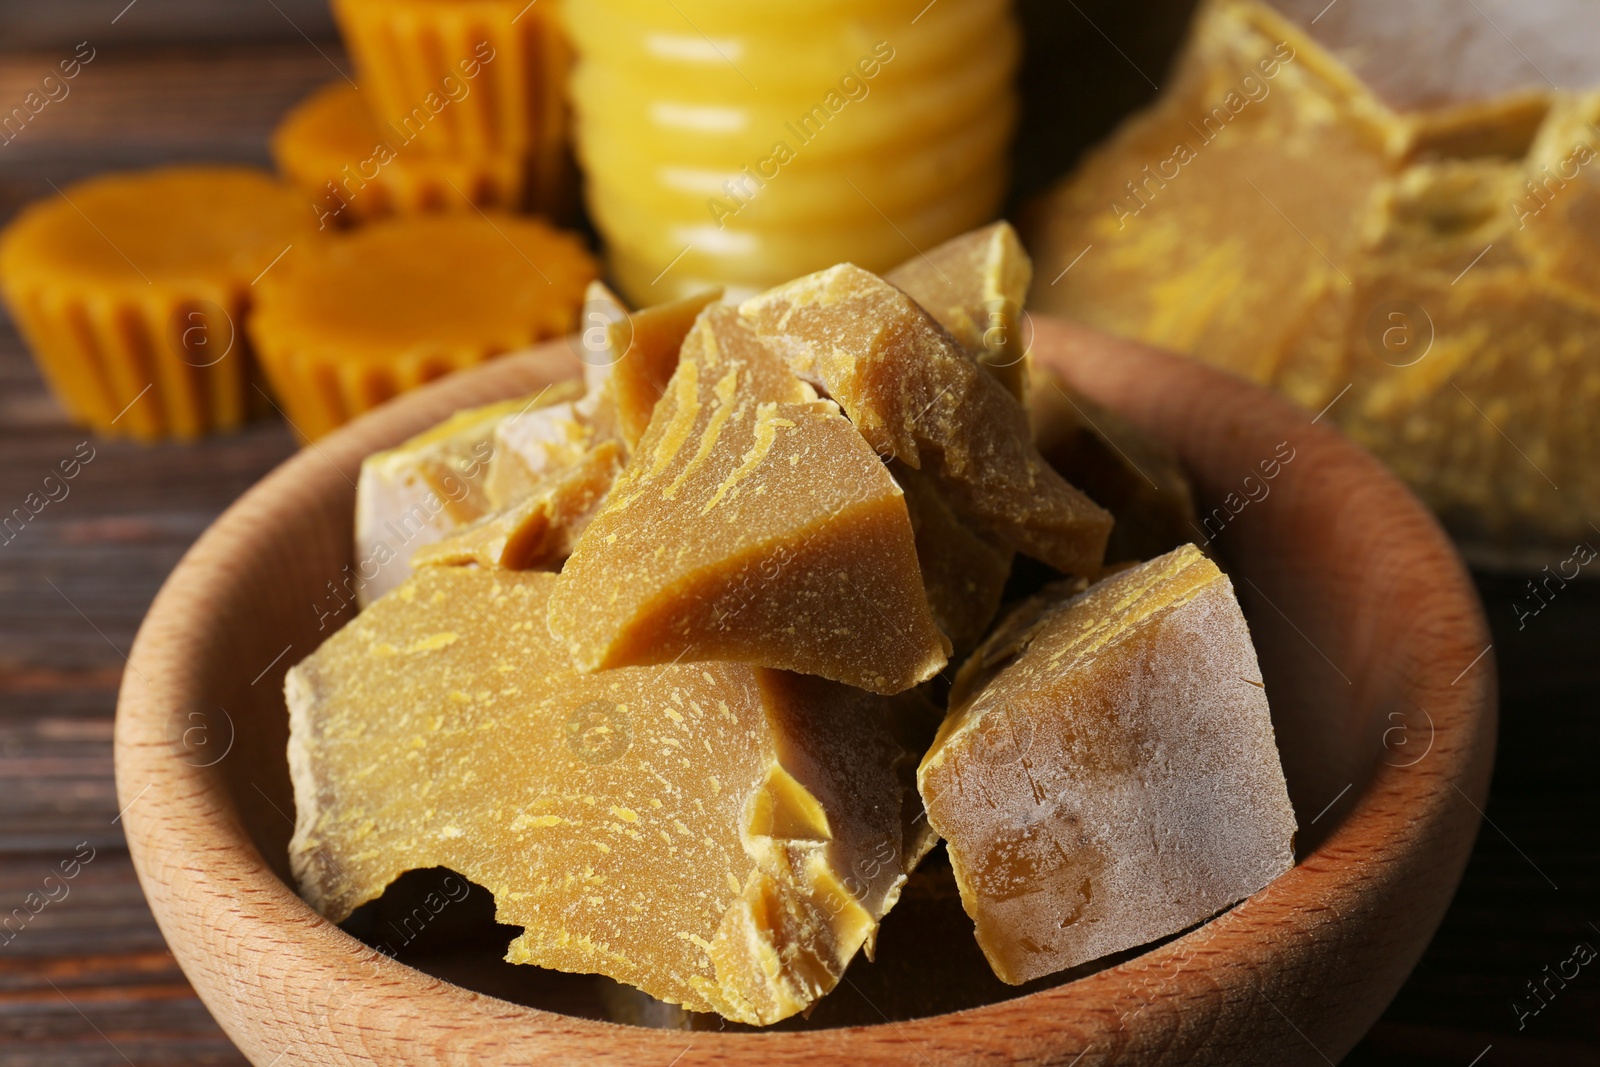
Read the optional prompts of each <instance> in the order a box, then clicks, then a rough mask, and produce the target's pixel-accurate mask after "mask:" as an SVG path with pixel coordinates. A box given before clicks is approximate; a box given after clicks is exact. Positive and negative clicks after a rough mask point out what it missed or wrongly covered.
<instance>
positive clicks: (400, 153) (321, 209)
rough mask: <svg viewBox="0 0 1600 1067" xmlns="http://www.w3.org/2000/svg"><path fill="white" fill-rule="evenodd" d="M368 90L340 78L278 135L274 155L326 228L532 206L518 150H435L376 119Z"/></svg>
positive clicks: (313, 97) (298, 109) (289, 117)
mask: <svg viewBox="0 0 1600 1067" xmlns="http://www.w3.org/2000/svg"><path fill="white" fill-rule="evenodd" d="M367 104H368V102H367V99H366V95H365V94H364V93H361V92H359V91H358V90H356V89H353V88H351V87H350V86H349V85H348V84H347V83H345V82H342V81H338V82H334V83H332V84H330V85H326V86H323V87H322V88H321V89H319V90H317V91H316V92H315V93H313V94H312V95H311V96H310V97H308V98H307V99H306V100H304V101H302V102H301V103H300V104H298V105H297V106H296V107H295V108H294V109H293V110H291V111H290V112H289V114H288V115H286V116H284V119H283V121H282V122H281V123H279V125H278V128H277V130H276V131H275V132H274V133H273V135H272V158H273V160H274V161H275V162H276V163H277V164H278V170H279V171H281V172H282V173H283V175H284V177H286V178H288V179H289V180H290V181H292V182H293V183H294V184H295V185H296V186H297V187H299V188H300V189H301V190H302V191H303V192H304V193H305V196H306V200H307V202H308V206H309V210H311V211H312V212H313V213H314V214H315V215H316V216H317V220H318V224H319V226H320V227H322V228H327V227H329V226H350V225H354V224H356V223H360V222H366V221H368V220H371V219H376V218H383V217H385V216H388V215H417V214H426V213H429V212H435V211H472V210H474V209H475V208H488V209H500V210H504V211H519V210H521V209H522V208H524V207H526V206H527V205H528V200H529V191H530V190H529V185H528V164H527V158H526V157H525V156H523V155H521V154H518V153H511V152H500V153H487V152H485V153H478V154H469V155H457V154H454V153H438V152H428V151H425V150H423V149H421V148H417V147H415V146H413V145H411V144H409V143H408V142H407V141H406V140H405V138H404V137H403V136H401V135H399V134H397V133H396V131H393V130H391V129H390V128H389V127H387V126H385V125H383V124H381V123H379V122H378V121H377V120H376V119H374V118H373V117H372V112H371V111H370V110H369V108H368V106H367Z"/></svg>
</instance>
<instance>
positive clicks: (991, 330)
mask: <svg viewBox="0 0 1600 1067" xmlns="http://www.w3.org/2000/svg"><path fill="white" fill-rule="evenodd" d="M883 279H884V281H887V282H890V283H892V284H894V285H896V286H898V287H899V288H900V289H902V290H903V291H904V292H905V294H906V295H907V296H909V297H911V299H913V300H915V301H916V302H917V303H918V304H921V305H922V309H923V310H924V311H926V312H927V313H928V314H930V315H932V316H933V317H934V318H935V319H937V320H938V322H939V325H940V326H943V327H944V328H945V329H946V330H949V331H950V336H952V337H954V338H955V339H956V340H957V341H959V342H961V346H962V347H963V348H965V349H966V350H967V351H968V352H971V353H972V354H973V355H974V356H976V357H977V359H978V362H979V363H981V364H983V365H984V366H985V367H987V368H988V370H989V372H990V373H991V374H993V375H994V376H995V377H996V378H997V379H999V381H1000V383H1001V384H1002V385H1004V386H1005V387H1006V389H1007V390H1009V391H1010V393H1011V395H1012V396H1014V397H1016V398H1017V399H1018V400H1022V401H1024V402H1026V399H1027V388H1028V361H1027V355H1028V353H1027V351H1026V348H1025V345H1026V338H1024V337H1023V336H1022V333H1021V326H1022V322H1021V319H1022V304H1023V301H1024V300H1026V299H1027V297H1028V286H1029V285H1030V284H1031V283H1032V281H1033V261H1032V260H1030V259H1029V258H1028V253H1027V251H1026V250H1024V249H1023V247H1022V240H1021V238H1019V237H1018V236H1017V231H1016V230H1014V229H1012V228H1011V224H1010V223H1009V222H1003V221H1002V222H996V223H992V224H990V225H988V226H984V227H982V228H981V229H977V230H972V231H971V232H969V233H964V234H962V235H961V236H960V237H952V238H951V239H950V240H948V241H946V242H945V243H944V244H942V245H940V246H939V247H937V248H933V249H930V250H929V251H928V252H927V253H926V254H922V255H918V256H916V257H914V258H912V259H908V260H906V261H905V262H904V263H902V264H900V265H899V266H898V267H896V268H895V269H894V270H892V271H890V272H889V273H887V274H885V275H884V276H883Z"/></svg>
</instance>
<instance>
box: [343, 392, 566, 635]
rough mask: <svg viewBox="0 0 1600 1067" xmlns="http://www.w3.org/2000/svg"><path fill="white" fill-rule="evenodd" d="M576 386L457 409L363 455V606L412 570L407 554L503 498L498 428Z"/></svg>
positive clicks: (552, 404) (359, 510) (359, 541)
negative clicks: (497, 469)
mask: <svg viewBox="0 0 1600 1067" xmlns="http://www.w3.org/2000/svg"><path fill="white" fill-rule="evenodd" d="M577 390H578V387H577V386H576V385H575V384H567V385H562V386H556V387H554V388H551V389H547V390H544V391H543V392H541V393H540V394H538V395H537V396H533V397H522V398H519V399H516V400H503V401H500V402H498V403H494V404H486V405H484V406H482V407H476V408H468V409H466V410H464V411H458V412H456V414H454V415H452V416H451V417H450V418H448V419H446V420H445V421H443V422H441V423H440V424H439V425H437V426H435V427H433V428H432V429H430V430H426V431H424V432H423V433H420V434H418V435H416V436H415V437H413V438H411V439H410V440H408V441H405V442H404V443H402V444H400V445H397V446H395V447H394V448H391V449H388V450H387V451H384V452H375V453H373V454H372V455H370V456H368V457H367V458H366V459H364V460H362V461H361V474H360V476H359V478H358V480H357V483H356V536H355V550H356V561H357V570H358V576H359V577H360V578H361V579H362V582H361V585H360V586H359V587H358V588H357V589H356V598H357V601H358V602H359V603H360V604H361V605H362V606H363V607H365V606H366V605H367V604H370V603H371V602H372V601H374V600H376V599H378V598H379V597H380V596H382V595H383V594H384V593H387V592H388V591H389V590H391V589H393V588H395V587H396V586H398V585H399V584H400V583H401V582H403V581H405V580H406V578H407V577H408V576H409V575H410V574H411V567H410V564H409V562H408V561H409V560H410V559H411V557H412V556H413V555H414V554H415V553H416V552H417V551H418V550H419V549H421V548H423V547H424V546H426V545H431V544H433V543H435V542H437V541H439V540H441V539H443V538H446V537H448V536H449V535H451V534H452V533H453V532H454V531H457V530H459V529H461V528H462V527H464V526H467V525H469V524H471V523H474V522H477V521H479V520H481V519H483V518H484V517H485V516H487V515H489V514H491V513H492V512H494V511H496V510H498V509H499V508H500V507H501V506H503V505H502V504H500V503H499V502H497V501H496V499H495V494H494V492H493V484H492V483H493V480H494V479H493V464H494V463H495V462H496V461H497V458H498V457H497V454H496V449H495V440H496V434H497V433H498V432H499V430H500V429H501V428H502V427H503V426H504V425H505V424H506V423H507V422H508V421H513V420H516V419H518V418H519V417H520V418H521V419H523V420H527V421H532V420H534V419H537V418H539V417H540V415H541V413H548V412H549V411H551V409H552V408H556V407H559V408H570V403H568V402H570V401H571V400H573V399H574V398H575V397H576V396H577ZM541 405H542V406H541ZM532 484H533V483H532V482H531V481H530V485H529V488H531V486H532Z"/></svg>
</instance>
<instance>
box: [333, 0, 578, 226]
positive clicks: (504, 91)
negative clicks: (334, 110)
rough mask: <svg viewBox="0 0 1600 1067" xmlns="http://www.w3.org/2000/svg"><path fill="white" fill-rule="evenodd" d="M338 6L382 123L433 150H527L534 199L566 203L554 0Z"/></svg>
mask: <svg viewBox="0 0 1600 1067" xmlns="http://www.w3.org/2000/svg"><path fill="white" fill-rule="evenodd" d="M333 10H334V15H335V17H336V18H337V19H338V22H339V28H340V30H341V31H342V32H343V35H344V40H345V44H346V45H347V47H349V49H350V51H351V53H352V54H353V55H354V56H355V59H356V65H357V66H358V68H359V71H360V73H359V77H358V79H357V80H358V82H359V84H360V85H361V89H362V91H363V93H364V94H366V95H367V96H368V97H369V102H370V106H371V108H372V112H373V115H374V117H375V118H376V119H377V120H378V121H379V122H380V123H382V124H385V125H386V126H387V127H388V128H389V129H390V130H391V131H392V132H394V133H395V134H396V135H397V136H399V137H401V138H403V139H406V140H408V142H414V143H415V144H416V146H417V147H419V148H420V149H422V150H424V151H427V152H432V153H435V154H440V155H452V156H458V157H464V158H468V159H474V160H485V159H497V158H501V157H505V156H514V157H520V158H521V159H523V160H524V161H525V166H526V168H527V175H528V181H529V194H530V196H529V206H531V207H532V208H534V209H535V210H538V211H541V212H545V213H547V214H551V215H553V216H557V217H559V216H560V215H561V214H562V213H563V212H564V211H565V209H566V208H567V206H568V205H569V203H570V201H571V199H572V193H573V186H574V176H573V173H572V160H571V152H570V149H569V146H568V126H569V121H568V111H567V102H566V83H567V77H568V73H569V70H570V67H571V52H570V49H569V48H568V45H567V41H566V37H565V34H564V33H563V31H562V29H561V26H560V14H559V12H560V7H559V4H558V3H557V0H541V2H540V3H537V4H530V3H527V0H334V4H333Z"/></svg>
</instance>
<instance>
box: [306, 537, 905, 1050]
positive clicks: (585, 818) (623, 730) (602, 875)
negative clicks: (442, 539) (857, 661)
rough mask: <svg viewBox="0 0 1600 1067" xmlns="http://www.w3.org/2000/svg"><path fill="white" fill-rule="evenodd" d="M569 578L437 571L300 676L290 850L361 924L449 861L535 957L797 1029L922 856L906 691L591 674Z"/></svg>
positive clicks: (524, 956) (334, 909)
mask: <svg viewBox="0 0 1600 1067" xmlns="http://www.w3.org/2000/svg"><path fill="white" fill-rule="evenodd" d="M555 583H556V577H555V576H554V575H551V574H547V573H543V572H537V571H528V572H521V573H511V572H505V571H494V570H486V569H484V570H480V569H474V568H454V567H425V568H422V569H421V570H419V571H418V572H417V574H416V575H415V576H413V577H412V578H411V579H410V580H409V581H408V582H407V583H406V584H405V585H403V586H401V587H400V588H399V589H398V590H397V591H396V592H395V593H394V594H392V595H391V596H388V597H385V598H384V599H383V600H381V601H379V602H378V603H376V604H374V605H373V606H372V607H371V608H369V609H368V610H367V611H365V612H363V613H362V614H361V615H360V616H358V617H357V618H356V619H355V621H353V622H352V623H351V624H350V625H348V626H346V627H345V628H344V629H342V630H340V631H339V632H338V633H337V634H335V635H334V636H333V637H332V638H330V639H329V640H328V641H327V642H326V643H325V644H324V645H323V646H322V647H321V648H319V649H318V650H317V651H316V652H315V653H313V654H312V655H311V656H310V657H308V658H307V659H306V660H305V661H303V662H302V663H300V664H299V665H297V666H296V667H295V668H294V669H293V670H291V671H290V673H289V677H288V678H287V680H286V682H285V686H286V690H287V695H288V702H289V709H290V729H291V736H290V743H289V759H290V768H291V772H292V776H293V779H294V785H295V802H296V806H297V809H298V817H297V820H296V826H295V835H294V840H293V842H292V844H291V846H290V858H291V862H292V864H293V868H294V872H295V876H296V878H297V879H298V881H299V885H300V888H301V892H302V894H303V895H304V896H305V898H306V899H307V900H308V901H309V902H310V903H311V904H312V906H314V907H315V908H316V909H317V910H318V911H319V912H321V913H322V914H323V915H326V916H327V917H328V918H330V919H332V920H334V921H340V920H343V919H344V918H345V917H346V916H348V915H349V914H350V912H351V911H352V910H353V909H354V908H355V907H357V906H358V905H360V904H362V903H363V902H365V901H368V900H371V899H373V898H375V897H377V896H378V895H379V894H381V893H382V892H383V890H384V888H385V887H386V886H387V885H388V884H389V883H390V882H392V881H393V880H394V879H395V878H396V877H398V876H399V875H400V874H402V873H404V872H405V871H408V870H413V869H418V868H428V867H448V868H449V869H451V870H453V871H455V872H457V873H459V874H460V875H462V876H463V877H465V878H467V879H469V880H471V881H472V882H475V883H477V884H479V885H482V886H484V887H486V888H487V889H489V890H490V891H491V892H492V893H493V894H494V897H495V907H496V915H497V919H498V921H500V922H502V923H507V924H511V925H516V926H521V927H522V928H523V932H522V934H521V935H520V936H519V937H517V938H516V940H515V941H513V942H512V943H511V945H510V948H509V951H508V955H507V958H508V959H509V960H510V961H512V962H514V963H529V964H535V965H538V966H542V967H548V968H553V969H557V970H565V971H572V972H580V973H600V974H605V975H608V976H610V977H612V978H615V979H617V980H618V981H621V982H627V983H629V984H631V985H635V986H638V987H639V988H641V989H643V990H645V991H647V992H649V993H650V994H651V995H653V996H655V997H658V998H660V999H662V1000H665V1001H670V1002H673V1003H679V1004H682V1005H683V1006H684V1007H686V1008H689V1009H691V1010H694V1011H717V1012H720V1013H721V1014H723V1015H725V1016H727V1017H729V1018H731V1019H736V1020H739V1021H743V1022H749V1023H758V1024H765V1023H771V1022H775V1021H777V1020H778V1019H782V1018H784V1017H786V1016H788V1015H791V1014H793V1013H795V1012H797V1011H800V1010H802V1009H804V1008H805V1007H807V1006H808V1005H809V1004H810V1003H811V1002H812V1001H814V1000H815V999H816V998H817V997H819V996H821V995H822V994H824V993H826V992H827V991H828V990H829V989H830V988H832V986H833V985H834V983H836V982H837V981H838V980H839V976H840V975H841V974H842V973H843V970H844V967H845V965H846V964H847V963H848V962H849V960H850V959H851V957H852V956H853V955H854V954H855V953H856V951H857V950H858V949H859V948H861V947H862V946H864V945H869V944H870V939H871V938H872V936H873V935H874V933H875V931H876V927H877V923H878V920H879V919H880V918H881V917H882V916H883V914H884V913H885V912H887V911H888V909H889V908H890V907H891V906H892V905H893V903H894V900H895V898H896V896H897V895H898V892H899V888H900V885H901V883H902V882H903V881H904V878H905V874H906V872H907V871H908V870H909V869H910V867H911V866H912V865H914V863H915V861H916V859H917V858H919V857H920V855H921V851H923V850H925V848H926V842H925V840H923V839H922V838H920V837H917V836H916V835H915V834H914V833H913V831H911V830H909V829H908V827H910V826H913V825H914V824H916V823H917V822H918V820H917V819H916V818H915V814H914V813H913V811H912V810H911V809H913V808H915V807H916V805H917V800H916V796H915V794H914V792H912V791H910V790H908V789H907V788H906V786H905V783H904V780H903V777H902V775H901V773H900V766H899V765H900V764H902V763H903V762H904V761H906V760H907V759H908V758H913V757H908V754H907V753H906V752H905V751H904V750H903V749H902V748H901V747H900V745H899V744H898V743H897V742H896V741H895V740H894V735H893V733H892V731H891V728H890V725H889V721H888V717H887V716H888V709H887V708H886V706H885V702H884V701H883V700H882V699H881V698H878V697H874V696H871V695H870V694H867V693H863V692H860V691H858V690H852V689H849V688H846V687H844V686H841V685H838V684H835V683H832V682H827V681H824V680H822V679H819V678H809V677H804V676H801V675H794V674H788V673H785V672H781V671H769V670H763V669H759V668H752V667H747V666H741V665H735V664H729V663H701V664H693V665H678V666H659V667H643V668H627V669H622V670H615V671H605V672H602V673H600V674H595V675H581V674H578V673H576V672H575V671H573V670H572V668H571V666H570V665H569V663H568V660H567V655H566V650H565V649H564V648H563V647H561V646H560V645H559V644H558V643H557V642H555V641H554V640H553V639H552V638H551V637H550V635H549V633H548V632H547V631H546V629H545V626H544V623H543V621H542V619H543V616H544V612H545V607H546V601H547V599H548V597H549V595H550V592H551V589H552V588H553V587H554V585H555Z"/></svg>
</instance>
